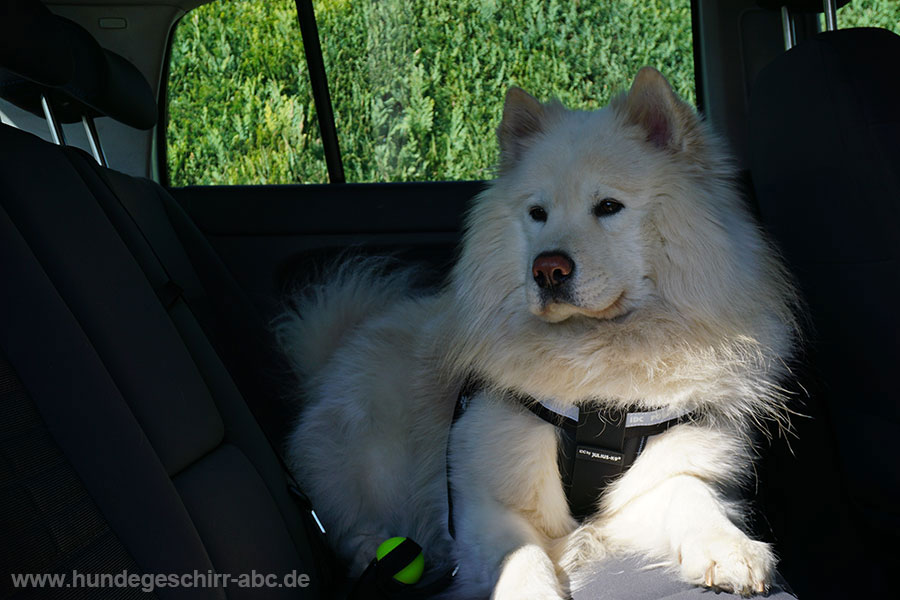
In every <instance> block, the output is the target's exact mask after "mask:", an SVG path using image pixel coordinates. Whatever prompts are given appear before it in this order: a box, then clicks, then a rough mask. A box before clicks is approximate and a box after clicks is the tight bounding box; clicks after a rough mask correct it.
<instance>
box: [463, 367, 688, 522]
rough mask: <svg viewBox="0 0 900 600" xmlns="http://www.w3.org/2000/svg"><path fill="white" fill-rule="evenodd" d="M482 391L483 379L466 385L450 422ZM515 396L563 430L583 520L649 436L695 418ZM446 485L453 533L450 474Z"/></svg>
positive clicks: (574, 508)
mask: <svg viewBox="0 0 900 600" xmlns="http://www.w3.org/2000/svg"><path fill="white" fill-rule="evenodd" d="M480 390H481V386H480V385H478V384H472V383H467V384H466V385H464V386H463V388H462V390H460V392H459V396H458V397H457V400H456V408H455V409H454V412H453V421H452V424H451V427H453V424H455V423H456V422H457V421H458V420H459V418H460V417H462V415H463V413H465V411H466V409H467V408H468V407H469V404H470V402H471V400H472V398H474V397H475V395H476V394H477V393H478V392H479V391H480ZM510 397H511V399H512V400H513V402H515V403H517V404H519V405H521V406H523V407H524V408H526V409H528V410H529V411H531V412H532V413H533V414H534V415H535V416H537V417H538V418H540V419H542V420H543V421H546V422H547V423H550V424H551V425H553V426H554V427H556V428H557V429H558V430H559V445H558V446H557V453H556V461H557V465H558V467H559V474H560V477H561V478H562V484H563V489H564V490H565V492H566V500H567V501H568V503H569V511H570V512H571V514H572V516H573V517H575V518H576V519H577V520H578V521H579V522H580V521H583V520H584V519H585V517H587V516H588V515H590V514H593V513H594V512H596V510H597V500H598V499H599V498H600V496H601V494H602V493H603V491H604V490H605V489H606V487H607V486H608V485H609V484H610V482H611V481H612V480H613V479H615V478H616V477H617V476H618V475H621V474H622V473H624V472H625V471H626V470H628V468H629V467H631V465H633V464H634V461H635V460H637V457H638V456H639V455H640V454H641V452H642V451H643V450H644V447H645V446H646V444H647V440H648V439H649V438H650V437H652V436H654V435H659V434H661V433H664V432H665V431H666V430H668V429H669V427H672V426H673V425H677V424H679V423H684V422H688V421H690V420H691V414H690V413H689V412H687V411H679V410H675V409H666V408H661V409H659V410H652V411H637V410H634V411H624V410H615V409H607V408H603V407H601V406H597V405H593V406H588V407H578V406H571V407H569V408H568V409H566V410H560V409H557V408H555V407H553V405H552V404H551V403H549V402H547V403H545V402H539V401H538V400H536V399H534V398H532V397H530V396H523V395H520V394H515V393H513V392H510ZM448 469H449V465H448ZM447 486H448V498H450V501H449V506H450V519H449V525H450V532H451V535H452V534H453V503H452V497H450V489H449V486H450V482H449V478H448V481H447Z"/></svg>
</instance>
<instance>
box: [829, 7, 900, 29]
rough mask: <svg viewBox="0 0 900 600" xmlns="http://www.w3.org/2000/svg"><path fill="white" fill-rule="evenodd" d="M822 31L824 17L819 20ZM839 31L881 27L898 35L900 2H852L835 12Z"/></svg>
mask: <svg viewBox="0 0 900 600" xmlns="http://www.w3.org/2000/svg"><path fill="white" fill-rule="evenodd" d="M820 21H821V25H822V29H824V28H825V27H824V25H825V19H824V16H823V17H822V18H821V19H820ZM837 25H838V28H839V29H845V28H848V27H882V28H884V29H889V30H891V31H893V32H894V33H896V34H900V2H898V1H897V0H852V1H851V2H849V3H848V4H845V5H844V6H842V7H841V8H839V9H838V11H837Z"/></svg>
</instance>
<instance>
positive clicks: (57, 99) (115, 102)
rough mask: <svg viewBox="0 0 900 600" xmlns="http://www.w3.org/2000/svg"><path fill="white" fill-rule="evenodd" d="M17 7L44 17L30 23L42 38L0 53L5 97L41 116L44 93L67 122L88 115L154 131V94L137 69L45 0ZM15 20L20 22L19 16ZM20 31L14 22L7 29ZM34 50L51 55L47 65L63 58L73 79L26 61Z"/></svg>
mask: <svg viewBox="0 0 900 600" xmlns="http://www.w3.org/2000/svg"><path fill="white" fill-rule="evenodd" d="M16 4H19V5H22V6H23V7H27V10H28V11H32V12H31V13H25V12H24V11H23V13H20V14H25V16H26V17H27V16H28V14H41V16H40V17H39V18H38V19H32V21H31V27H32V29H34V31H35V33H38V35H35V36H34V38H33V39H32V40H31V42H29V43H30V46H31V47H28V45H26V46H25V47H24V48H23V47H22V46H18V47H17V46H15V45H13V46H12V47H11V48H10V49H9V50H8V51H4V52H0V67H2V68H4V69H5V71H4V70H3V69H0V97H3V98H5V99H6V100H8V101H9V102H12V103H13V104H15V105H16V106H19V107H20V108H23V109H25V110H27V111H29V112H32V113H34V114H36V115H38V116H42V115H43V112H42V109H41V105H40V96H41V94H44V95H45V96H47V98H48V99H49V100H50V102H51V104H52V106H53V109H54V113H55V114H56V117H57V118H58V119H59V120H60V121H61V122H63V123H73V122H76V121H79V120H81V117H82V116H83V115H84V116H90V117H101V116H108V117H111V118H113V119H115V120H116V121H120V122H122V123H125V124H126V125H130V126H131V127H136V128H138V129H150V128H151V127H153V126H154V125H155V124H156V118H157V109H156V101H155V98H154V96H153V91H152V90H151V88H150V84H149V83H147V80H146V79H145V78H144V76H143V75H141V73H140V71H138V69H137V68H136V67H135V66H134V65H132V64H131V63H130V62H128V60H126V59H125V58H124V57H122V56H120V55H119V54H116V53H115V52H111V51H109V50H106V49H104V48H102V47H101V46H100V45H99V44H98V43H97V41H96V40H94V38H93V36H91V34H90V33H88V31H87V30H86V29H84V28H83V27H81V26H80V25H78V24H76V23H74V22H73V21H70V20H68V19H64V18H62V17H59V16H56V15H52V14H51V13H49V11H47V10H46V9H45V8H43V5H41V4H40V2H36V1H32V0H16ZM29 5H30V7H29ZM34 5H38V6H40V8H35V7H34ZM13 17H14V18H21V17H17V15H15V14H14V15H13ZM20 26H21V25H20ZM15 27H16V23H14V22H13V23H9V24H6V25H4V28H15ZM16 43H18V42H16ZM31 51H34V52H35V53H36V54H37V55H41V56H46V57H49V59H50V60H49V61H48V62H52V60H54V59H56V58H58V57H60V56H64V57H65V58H66V59H67V60H68V65H69V72H68V76H67V77H66V76H65V75H66V73H64V72H56V71H59V69H56V70H53V72H52V75H54V76H55V77H50V75H51V72H50V71H51V69H48V68H47V67H46V66H45V65H44V64H43V63H42V62H41V61H40V60H37V59H33V58H31V57H27V56H26V57H23V55H27V54H28V53H29V52H31ZM63 63H64V64H66V63H65V61H63Z"/></svg>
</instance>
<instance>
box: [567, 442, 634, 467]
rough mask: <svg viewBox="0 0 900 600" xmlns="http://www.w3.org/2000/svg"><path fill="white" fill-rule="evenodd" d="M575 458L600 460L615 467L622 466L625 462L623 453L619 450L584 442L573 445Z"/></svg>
mask: <svg viewBox="0 0 900 600" xmlns="http://www.w3.org/2000/svg"><path fill="white" fill-rule="evenodd" d="M575 459H576V460H587V461H591V462H600V463H604V464H607V465H613V466H617V467H622V466H623V465H624V464H625V455H624V454H622V453H621V452H616V451H614V450H608V449H606V448H600V447H598V446H587V445H584V444H579V445H577V446H576V447H575Z"/></svg>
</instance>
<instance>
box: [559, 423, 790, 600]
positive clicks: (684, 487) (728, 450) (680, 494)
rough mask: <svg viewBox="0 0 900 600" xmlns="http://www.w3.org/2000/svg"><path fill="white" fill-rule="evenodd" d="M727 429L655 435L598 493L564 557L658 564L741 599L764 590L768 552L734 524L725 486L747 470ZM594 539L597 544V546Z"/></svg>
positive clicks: (736, 518)
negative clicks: (588, 549)
mask: <svg viewBox="0 0 900 600" xmlns="http://www.w3.org/2000/svg"><path fill="white" fill-rule="evenodd" d="M739 440H740V436H736V435H734V433H733V432H722V431H716V430H713V429H706V428H701V427H698V426H693V425H685V426H680V427H677V428H674V429H672V430H670V431H669V432H667V433H666V434H663V435H661V436H659V437H658V438H655V439H654V440H652V441H651V443H650V444H648V446H647V449H646V450H645V451H644V453H643V454H642V455H641V456H640V458H639V459H638V460H637V461H636V462H635V464H634V466H633V467H632V468H631V469H630V470H629V471H628V472H626V473H625V475H624V476H622V477H621V478H620V479H619V480H618V481H616V482H615V483H614V484H613V485H612V486H611V487H610V488H609V490H608V491H607V493H606V495H605V496H604V499H603V502H602V505H601V510H600V512H599V513H598V515H597V517H596V518H594V519H593V520H591V521H590V522H589V523H588V524H586V525H585V526H583V527H582V528H579V530H578V531H576V532H575V533H574V534H573V536H572V538H573V540H577V539H579V538H581V541H582V543H581V544H578V543H575V544H572V545H571V546H570V547H569V548H568V549H567V554H568V556H577V555H579V554H582V555H583V554H584V550H583V548H582V547H579V546H583V542H584V540H585V539H590V540H592V543H594V544H596V545H597V546H598V547H601V546H602V547H607V548H611V549H614V550H619V551H622V552H637V553H641V554H643V555H645V556H648V557H650V558H652V559H655V560H662V561H663V562H664V563H667V564H669V565H670V566H672V567H674V568H675V569H677V570H678V572H679V573H680V575H681V577H682V578H683V579H684V580H685V581H688V582H690V583H694V584H698V585H705V586H707V587H711V588H715V589H722V590H726V591H732V592H735V593H741V594H751V593H755V592H764V591H765V590H766V589H767V587H768V585H769V583H770V581H771V578H772V575H773V571H774V567H775V557H774V554H773V552H772V548H771V547H770V546H769V545H768V544H765V543H763V542H759V541H755V540H752V539H751V538H750V537H748V536H747V534H745V533H744V532H743V531H742V530H741V529H740V528H739V527H738V524H740V522H741V520H742V516H743V515H742V513H741V510H740V507H739V505H738V504H737V503H735V502H732V501H729V500H727V499H726V498H725V496H724V494H723V491H722V490H723V489H724V488H725V487H727V486H730V485H734V484H735V482H736V481H737V480H738V479H739V478H740V476H741V475H742V471H743V470H744V469H746V468H747V466H748V465H749V461H748V459H747V453H746V449H745V448H743V447H741V444H740V442H739ZM597 542H602V544H599V543H597Z"/></svg>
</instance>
